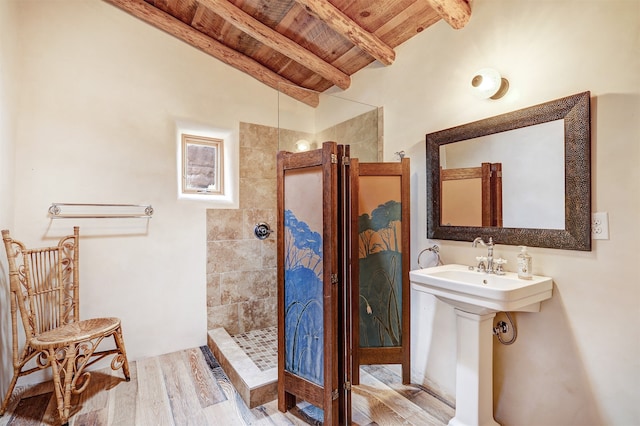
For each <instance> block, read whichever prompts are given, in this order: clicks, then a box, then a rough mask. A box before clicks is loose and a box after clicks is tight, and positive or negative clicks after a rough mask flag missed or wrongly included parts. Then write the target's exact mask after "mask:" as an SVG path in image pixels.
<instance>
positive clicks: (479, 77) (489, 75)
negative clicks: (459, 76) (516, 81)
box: [471, 68, 509, 99]
mask: <svg viewBox="0 0 640 426" xmlns="http://www.w3.org/2000/svg"><path fill="white" fill-rule="evenodd" d="M471 87H472V88H473V93H474V94H475V95H476V96H477V97H479V98H480V99H500V98H501V97H503V96H504V95H505V94H506V93H507V91H508V90H509V81H508V80H507V79H506V78H503V77H502V76H501V75H500V73H499V72H498V71H496V70H494V69H493V68H482V69H481V70H478V71H477V72H476V74H475V76H474V77H473V78H472V79H471Z"/></svg>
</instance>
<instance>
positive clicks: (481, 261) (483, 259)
mask: <svg viewBox="0 0 640 426" xmlns="http://www.w3.org/2000/svg"><path fill="white" fill-rule="evenodd" d="M476 261H477V262H478V266H477V267H476V271H477V272H485V271H486V270H487V267H486V266H485V262H486V261H487V257H486V256H476Z"/></svg>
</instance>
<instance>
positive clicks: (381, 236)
mask: <svg viewBox="0 0 640 426" xmlns="http://www.w3.org/2000/svg"><path fill="white" fill-rule="evenodd" d="M351 176H352V185H351V210H352V211H351V221H352V225H351V228H352V231H351V232H352V238H351V240H352V254H351V259H352V262H351V271H352V272H351V279H352V309H353V318H354V320H353V323H352V330H353V331H352V336H353V340H354V350H353V357H352V372H353V377H352V384H354V385H355V384H358V383H359V382H360V375H359V367H360V365H366V364H402V382H403V383H409V382H410V381H411V368H410V352H411V346H410V323H411V313H410V297H409V296H410V286H409V268H410V261H409V260H410V259H409V253H410V251H409V249H410V246H409V239H410V220H409V218H410V213H409V211H410V210H409V187H410V185H409V177H410V170H409V159H408V158H404V159H403V160H402V161H401V162H400V163H359V162H358V160H357V159H352V160H351Z"/></svg>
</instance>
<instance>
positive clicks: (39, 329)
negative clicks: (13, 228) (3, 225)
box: [2, 226, 80, 341]
mask: <svg viewBox="0 0 640 426" xmlns="http://www.w3.org/2000/svg"><path fill="white" fill-rule="evenodd" d="M2 239H3V241H4V246H5V249H6V251H7V259H8V261H9V283H10V288H11V295H12V298H11V319H12V321H13V325H14V333H15V324H16V314H17V313H16V305H17V308H18V309H19V311H20V315H21V319H22V324H23V326H24V330H25V334H26V336H27V338H28V339H30V338H33V337H35V336H37V335H39V334H40V333H43V332H45V331H49V330H52V329H54V328H57V327H60V326H61V325H64V324H68V323H71V322H77V321H79V314H80V313H79V309H78V308H79V287H78V285H79V280H78V274H79V271H78V255H79V251H78V249H79V245H78V244H79V229H78V227H77V226H76V227H74V228H73V235H69V236H66V237H63V238H61V239H60V241H59V243H58V245H57V246H54V247H45V248H36V249H28V248H26V247H25V245H24V244H23V243H21V242H19V241H15V240H13V239H12V238H11V237H10V235H9V231H7V230H3V231H2ZM14 341H15V336H14Z"/></svg>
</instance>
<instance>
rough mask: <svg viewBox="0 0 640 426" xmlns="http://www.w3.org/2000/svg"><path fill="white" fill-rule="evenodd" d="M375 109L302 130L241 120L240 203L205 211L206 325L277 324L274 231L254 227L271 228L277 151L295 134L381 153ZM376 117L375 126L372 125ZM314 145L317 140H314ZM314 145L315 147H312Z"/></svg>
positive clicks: (241, 328) (367, 156) (370, 155)
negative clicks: (262, 234)
mask: <svg viewBox="0 0 640 426" xmlns="http://www.w3.org/2000/svg"><path fill="white" fill-rule="evenodd" d="M379 114H381V112H380V111H379V110H373V111H372V112H370V113H366V114H362V115H360V116H358V117H355V118H354V119H351V120H348V121H346V122H344V123H340V124H338V125H336V126H334V127H331V128H329V129H326V130H324V131H323V132H321V133H319V134H318V135H312V134H306V133H302V132H296V131H291V130H285V129H278V128H275V127H268V126H261V125H258V124H249V123H240V134H239V141H240V206H239V207H240V208H239V209H237V210H227V209H209V210H207V251H208V252H207V328H208V329H209V330H211V329H214V328H217V327H224V329H225V330H226V331H227V332H228V333H229V334H232V335H233V334H238V333H244V332H247V331H251V330H258V329H263V328H266V327H271V326H275V325H276V324H277V299H276V291H277V282H276V280H277V273H276V266H277V262H276V235H275V233H274V234H272V235H271V236H270V237H269V238H267V239H266V240H258V239H257V238H255V236H254V235H253V228H254V226H255V225H256V224H257V223H259V222H267V223H268V224H269V225H270V226H271V229H273V230H274V231H275V230H276V219H277V213H276V191H277V187H276V153H277V152H278V149H280V148H279V146H280V147H281V149H289V150H293V147H294V146H295V142H296V141H297V140H299V139H307V140H310V141H315V139H320V140H334V141H336V142H338V143H348V144H350V145H351V147H352V151H351V152H352V154H351V155H352V156H353V157H356V156H357V157H358V158H360V159H361V160H362V161H378V159H379V158H381V146H382V143H381V137H382V136H381V135H382V132H381V127H382V120H381V119H379V118H378V115H379ZM376 122H377V125H376ZM316 145H319V143H316ZM316 147H319V146H316Z"/></svg>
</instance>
